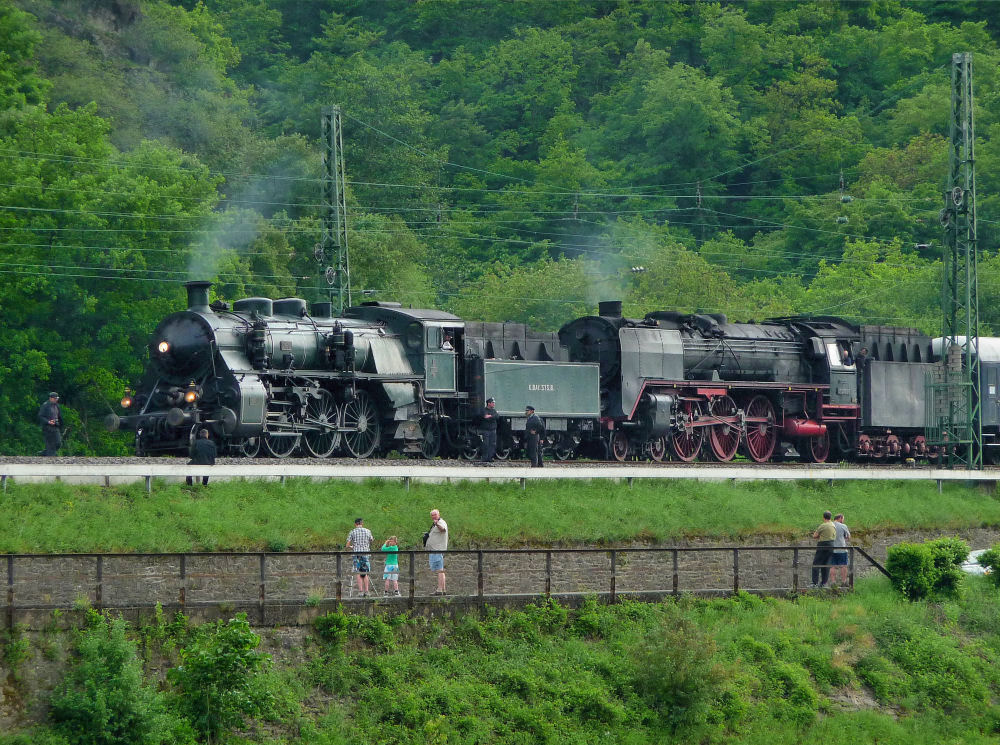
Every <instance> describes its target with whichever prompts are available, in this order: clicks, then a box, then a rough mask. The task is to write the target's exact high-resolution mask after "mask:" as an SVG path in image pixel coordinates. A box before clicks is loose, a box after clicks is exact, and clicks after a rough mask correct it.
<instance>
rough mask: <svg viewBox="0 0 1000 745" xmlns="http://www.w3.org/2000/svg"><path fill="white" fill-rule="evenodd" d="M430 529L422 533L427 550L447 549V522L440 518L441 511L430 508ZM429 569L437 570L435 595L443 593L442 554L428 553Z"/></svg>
mask: <svg viewBox="0 0 1000 745" xmlns="http://www.w3.org/2000/svg"><path fill="white" fill-rule="evenodd" d="M431 523H432V524H431V529H430V530H429V531H427V533H425V534H424V535H425V536H426V538H425V539H424V547H425V548H426V549H427V550H428V551H447V550H448V523H446V522H445V521H444V520H443V519H442V518H441V513H440V512H438V511H437V510H431ZM427 558H428V562H429V563H430V567H431V571H432V572H437V591H436V592H435V593H434V594H435V595H445V594H446V593H445V579H444V555H443V554H438V553H433V554H430V555H428V557H427Z"/></svg>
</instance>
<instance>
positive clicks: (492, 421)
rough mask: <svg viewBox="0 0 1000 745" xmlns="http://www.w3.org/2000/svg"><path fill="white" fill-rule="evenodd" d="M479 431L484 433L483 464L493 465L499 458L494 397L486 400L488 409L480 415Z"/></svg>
mask: <svg viewBox="0 0 1000 745" xmlns="http://www.w3.org/2000/svg"><path fill="white" fill-rule="evenodd" d="M479 418H480V419H481V420H482V421H481V423H480V425H479V429H480V431H481V432H482V433H483V460H482V462H483V463H492V462H493V459H494V458H496V457H497V421H498V419H499V417H498V416H497V402H496V399H494V398H493V397H492V396H490V397H489V398H488V399H486V408H484V409H483V411H482V413H481V414H480V415H479Z"/></svg>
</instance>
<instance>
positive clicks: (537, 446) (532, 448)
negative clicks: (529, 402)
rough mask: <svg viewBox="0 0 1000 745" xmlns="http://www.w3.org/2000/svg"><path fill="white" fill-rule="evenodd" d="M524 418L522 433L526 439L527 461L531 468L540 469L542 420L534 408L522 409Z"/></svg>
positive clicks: (543, 432)
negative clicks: (525, 419)
mask: <svg viewBox="0 0 1000 745" xmlns="http://www.w3.org/2000/svg"><path fill="white" fill-rule="evenodd" d="M524 416H525V417H527V421H526V422H525V423H524V433H525V435H527V438H528V461H529V462H530V463H531V467H532V468H541V467H542V438H543V437H545V424H544V422H542V418H541V417H540V416H538V414H536V413H535V407H534V406H525V407H524Z"/></svg>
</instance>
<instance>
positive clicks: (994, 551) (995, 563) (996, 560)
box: [979, 543, 1000, 587]
mask: <svg viewBox="0 0 1000 745" xmlns="http://www.w3.org/2000/svg"><path fill="white" fill-rule="evenodd" d="M979 565H980V566H984V567H986V568H987V569H988V570H989V571H988V572H987V576H988V577H989V578H990V579H991V580H992V581H993V584H995V585H996V586H997V587H1000V543H998V544H996V545H995V546H993V547H992V548H991V549H990V550H988V551H983V553H981V554H979Z"/></svg>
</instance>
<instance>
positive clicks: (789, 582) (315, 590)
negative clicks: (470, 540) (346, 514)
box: [0, 529, 1000, 626]
mask: <svg viewBox="0 0 1000 745" xmlns="http://www.w3.org/2000/svg"><path fill="white" fill-rule="evenodd" d="M938 535H941V534H940V533H931V532H926V533H907V534H894V535H885V536H867V537H864V538H863V539H860V540H859V541H857V543H858V545H860V546H863V547H864V548H865V550H866V551H868V552H869V553H870V554H871V555H872V556H873V558H875V559H876V560H877V561H879V562H884V561H885V557H886V552H887V549H888V546H890V545H892V544H895V543H898V542H900V541H903V540H908V541H923V540H927V539H929V538H933V537H937V536H938ZM959 535H960V536H961V537H962V538H964V539H965V540H966V541H968V542H969V543H970V545H971V546H972V547H974V548H982V547H986V546H990V545H993V544H994V543H997V542H1000V531H997V530H994V529H977V530H969V531H960V532H959ZM778 543H779V542H778V541H777V539H775V538H774V537H770V538H769V537H766V536H762V537H761V538H760V539H758V540H756V541H743V542H739V543H735V542H734V543H730V544H728V545H719V544H718V543H715V542H712V543H709V542H707V541H699V540H693V541H687V542H684V543H682V544H677V545H676V546H670V547H655V546H629V547H616V548H613V549H612V548H608V549H600V550H591V551H574V550H567V549H558V548H557V549H539V550H534V549H532V550H521V551H516V550H515V551H506V552H494V551H491V550H483V551H481V552H476V551H472V552H468V551H456V552H449V553H448V554H447V556H446V568H447V578H448V591H449V601H450V602H455V601H458V600H462V599H467V600H469V601H472V602H490V603H492V604H496V603H497V602H498V601H499V600H500V598H502V597H512V596H513V597H537V596H540V595H543V594H545V593H546V592H548V593H550V594H552V595H555V596H560V597H564V598H568V597H574V596H582V595H588V594H597V595H609V596H610V594H611V593H612V592H614V593H615V594H616V595H621V596H628V595H637V596H641V597H660V596H665V595H669V594H673V593H677V592H681V593H684V592H688V593H694V594H711V595H714V594H722V593H727V592H732V591H733V590H734V589H735V588H736V587H738V589H741V590H747V591H752V592H763V593H771V594H773V593H782V592H789V591H792V590H794V589H796V588H799V589H802V588H805V587H806V586H808V584H809V581H810V569H811V563H812V559H813V548H812V546H811V545H808V544H803V545H801V546H799V547H798V551H797V557H796V552H795V551H793V550H792V548H793V547H792V546H788V547H779V548H764V546H769V545H770V546H773V545H775V544H778ZM674 548H676V549H679V550H676V551H675V550H671V549H674ZM684 549H688V550H684ZM734 549H738V550H736V551H734ZM351 558H352V557H351V554H349V553H341V554H339V555H338V554H313V553H303V554H295V553H287V554H186V555H180V554H171V555H143V554H136V555H107V556H90V555H66V556H58V555H54V556H34V555H32V556H8V557H7V562H6V563H7V569H8V592H7V593H2V592H0V613H2V614H3V615H2V616H0V618H3V619H4V620H5V621H6V623H7V624H8V625H9V624H17V623H20V624H25V625H29V626H33V625H34V624H36V623H43V624H44V623H47V622H50V619H51V616H52V613H51V611H52V610H54V609H57V608H58V609H62V610H65V609H73V608H76V609H80V608H85V607H103V608H116V609H129V608H130V609H134V610H135V612H136V613H142V612H144V610H150V609H152V608H154V607H155V606H156V605H157V604H160V605H161V606H163V607H164V608H165V609H168V610H172V609H179V610H181V609H182V610H184V611H185V612H186V613H188V614H191V613H198V614H203V615H204V614H207V615H209V616H214V617H218V616H220V615H226V614H230V615H231V614H232V613H233V612H236V611H237V610H241V609H242V610H246V611H247V612H248V615H249V616H250V617H251V618H252V619H254V620H255V621H256V622H258V623H264V624H270V623H287V622H289V618H293V619H294V618H297V617H298V615H299V613H300V611H301V609H303V608H318V607H328V606H329V607H336V605H337V604H338V603H340V602H343V603H345V604H347V605H348V606H350V607H355V606H362V605H371V604H372V602H373V600H372V599H371V598H369V599H364V600H363V599H361V598H358V597H357V592H356V590H354V588H353V586H352V585H353V583H354V581H355V577H354V574H353V569H352V560H351ZM796 558H797V562H798V566H797V568H796V566H795V562H796ZM411 565H412V572H411ZM0 567H2V564H0ZM382 567H383V560H382V558H381V556H379V555H378V554H377V553H376V554H373V556H372V574H371V581H372V584H373V586H374V588H375V589H377V590H381V588H382V586H383V581H382ZM11 569H13V572H12V579H13V584H10V579H11V572H10V570H11ZM854 569H855V573H856V574H865V573H868V572H871V571H874V568H873V567H872V565H871V564H870V563H869V561H868V560H867V559H865V558H864V557H863V556H862V555H861V554H860V553H855V555H854ZM399 570H400V574H399V588H400V591H401V597H399V598H394V597H392V598H381V599H378V602H379V603H382V604H387V605H388V606H389V607H390V608H395V607H396V606H400V609H402V608H411V609H412V608H413V606H414V604H415V603H416V602H417V601H418V600H419V601H421V602H423V601H424V600H430V599H431V595H432V593H433V591H434V590H435V589H436V576H435V574H434V573H433V572H431V571H430V570H429V569H428V566H427V555H426V554H425V553H424V552H422V551H412V552H411V551H406V550H404V551H401V552H400V553H399ZM411 574H412V593H411ZM11 601H13V602H11ZM356 609H357V610H362V609H361V608H360V607H357V608H356ZM362 612H364V611H362ZM307 615H312V614H307ZM292 622H294V620H293V621H292Z"/></svg>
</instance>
